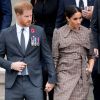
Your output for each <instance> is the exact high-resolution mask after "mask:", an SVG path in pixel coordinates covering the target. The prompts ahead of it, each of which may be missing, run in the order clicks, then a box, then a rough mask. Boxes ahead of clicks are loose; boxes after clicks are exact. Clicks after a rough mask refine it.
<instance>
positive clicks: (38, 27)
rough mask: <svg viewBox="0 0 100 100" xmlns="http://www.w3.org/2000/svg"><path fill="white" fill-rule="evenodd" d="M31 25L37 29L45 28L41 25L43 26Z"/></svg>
mask: <svg viewBox="0 0 100 100" xmlns="http://www.w3.org/2000/svg"><path fill="white" fill-rule="evenodd" d="M30 27H31V28H32V27H33V28H35V29H36V30H43V27H41V26H39V25H34V24H32V25H31V26H30Z"/></svg>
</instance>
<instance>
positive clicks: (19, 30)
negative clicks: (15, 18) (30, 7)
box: [16, 23, 29, 32]
mask: <svg viewBox="0 0 100 100" xmlns="http://www.w3.org/2000/svg"><path fill="white" fill-rule="evenodd" d="M16 28H17V32H21V29H22V28H24V30H25V31H26V32H29V27H21V26H20V25H18V23H16Z"/></svg>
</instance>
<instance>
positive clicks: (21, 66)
mask: <svg viewBox="0 0 100 100" xmlns="http://www.w3.org/2000/svg"><path fill="white" fill-rule="evenodd" d="M26 66H27V64H26V63H24V62H21V61H18V62H13V63H12V64H11V69H13V70H16V71H20V72H21V71H22V70H23V69H24V68H25V67H26Z"/></svg>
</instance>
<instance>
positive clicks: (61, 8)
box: [56, 0, 94, 28]
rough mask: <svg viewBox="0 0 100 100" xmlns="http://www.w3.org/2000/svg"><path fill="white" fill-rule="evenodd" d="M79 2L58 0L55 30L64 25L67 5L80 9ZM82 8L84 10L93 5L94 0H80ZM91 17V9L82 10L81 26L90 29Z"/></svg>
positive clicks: (75, 0) (76, 0) (78, 0)
mask: <svg viewBox="0 0 100 100" xmlns="http://www.w3.org/2000/svg"><path fill="white" fill-rule="evenodd" d="M80 1H81V0H59V5H58V13H57V18H56V28H59V27H61V26H63V25H65V24H66V17H65V14H64V13H65V10H66V7H67V6H68V5H76V6H77V7H80ZM82 1H83V6H84V8H83V9H85V8H86V7H87V6H92V7H93V5H94V0H82ZM91 16H92V9H91V10H89V9H88V10H83V21H82V25H83V26H85V27H88V28H89V27H90V19H91Z"/></svg>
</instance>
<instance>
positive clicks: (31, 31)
mask: <svg viewBox="0 0 100 100" xmlns="http://www.w3.org/2000/svg"><path fill="white" fill-rule="evenodd" d="M33 35H34V36H35V35H36V29H35V27H34V26H33V25H32V26H30V27H29V42H28V45H27V48H26V52H25V54H27V53H28V52H30V51H31V50H33V48H34V47H33V46H32V45H31V37H32V36H33Z"/></svg>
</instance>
